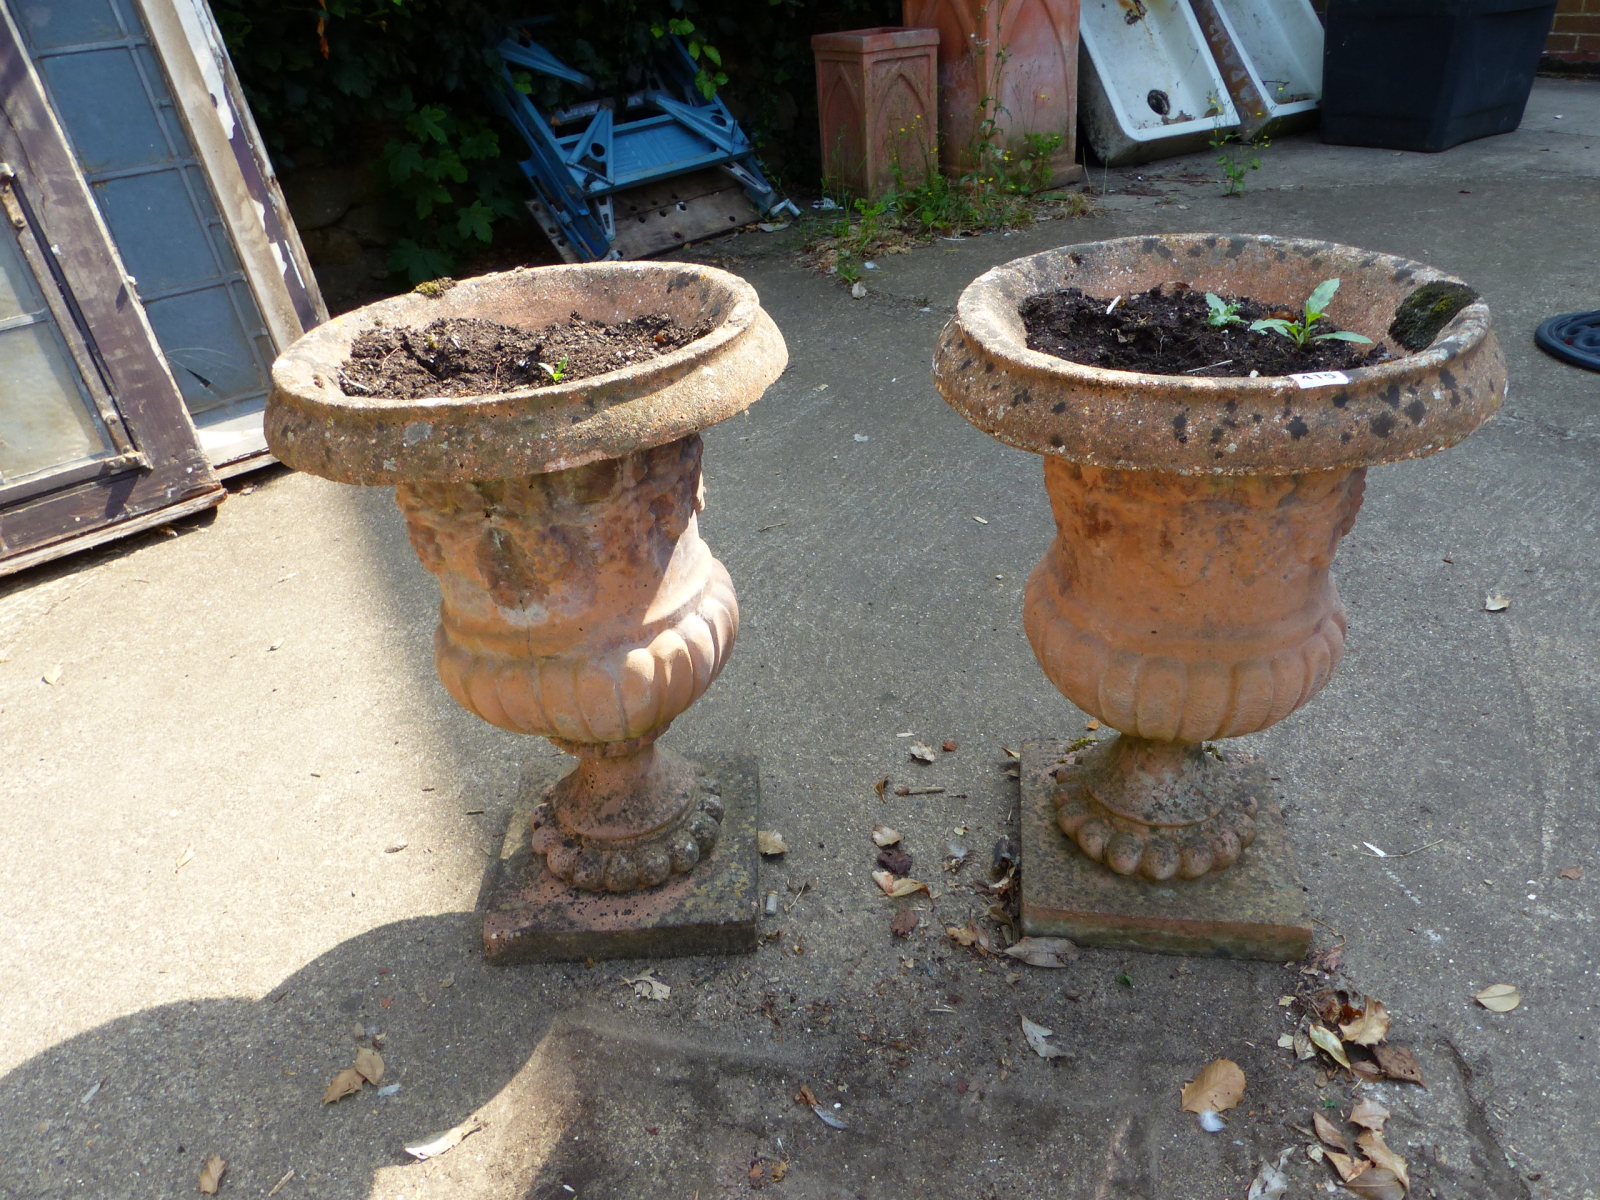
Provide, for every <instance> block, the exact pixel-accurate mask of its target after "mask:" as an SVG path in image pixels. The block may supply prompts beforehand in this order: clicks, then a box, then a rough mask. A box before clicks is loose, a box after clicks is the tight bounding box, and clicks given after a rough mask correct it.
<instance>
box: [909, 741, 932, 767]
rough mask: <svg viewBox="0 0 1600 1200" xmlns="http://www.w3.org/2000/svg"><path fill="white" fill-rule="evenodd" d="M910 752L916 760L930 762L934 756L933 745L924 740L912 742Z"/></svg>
mask: <svg viewBox="0 0 1600 1200" xmlns="http://www.w3.org/2000/svg"><path fill="white" fill-rule="evenodd" d="M910 754H911V757H912V758H914V759H916V760H917V761H918V762H925V763H931V762H932V761H933V758H934V755H933V747H932V746H930V745H928V744H927V743H926V742H912V743H911V750H910Z"/></svg>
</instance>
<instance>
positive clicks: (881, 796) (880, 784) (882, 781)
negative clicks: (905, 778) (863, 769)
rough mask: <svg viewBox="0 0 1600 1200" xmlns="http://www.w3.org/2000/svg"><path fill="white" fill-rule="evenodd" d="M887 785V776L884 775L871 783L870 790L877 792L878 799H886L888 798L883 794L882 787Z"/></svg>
mask: <svg viewBox="0 0 1600 1200" xmlns="http://www.w3.org/2000/svg"><path fill="white" fill-rule="evenodd" d="M888 786H889V777H888V776H887V775H885V776H884V777H883V778H882V779H880V780H878V782H877V783H875V784H873V785H872V790H873V791H875V792H877V793H878V799H879V800H887V799H888V797H887V796H885V795H884V794H883V789H884V788H886V787H888Z"/></svg>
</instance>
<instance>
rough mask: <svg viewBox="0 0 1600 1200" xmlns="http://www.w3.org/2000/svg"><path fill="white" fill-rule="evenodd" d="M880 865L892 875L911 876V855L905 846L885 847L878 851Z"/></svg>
mask: <svg viewBox="0 0 1600 1200" xmlns="http://www.w3.org/2000/svg"><path fill="white" fill-rule="evenodd" d="M878 865H879V866H880V867H882V868H883V869H884V870H885V871H888V872H889V873H890V874H891V875H909V874H911V855H910V853H909V852H908V851H907V850H906V848H905V846H904V845H899V846H885V847H884V848H883V849H882V850H880V851H878Z"/></svg>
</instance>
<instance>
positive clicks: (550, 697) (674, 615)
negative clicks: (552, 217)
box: [267, 263, 786, 960]
mask: <svg viewBox="0 0 1600 1200" xmlns="http://www.w3.org/2000/svg"><path fill="white" fill-rule="evenodd" d="M643 317H648V318H667V319H670V322H671V323H672V324H673V326H674V328H678V329H694V330H696V331H697V332H700V333H701V336H698V337H695V338H694V339H693V340H690V341H688V342H687V344H685V345H681V346H678V347H677V348H672V349H668V350H667V351H666V352H663V353H657V352H655V350H653V349H651V348H649V347H648V345H647V348H646V350H645V351H644V352H642V353H636V352H635V351H633V350H631V349H630V350H628V351H626V352H624V351H621V350H619V351H617V352H616V355H615V357H616V360H617V361H616V367H615V369H601V370H600V372H599V373H594V371H593V370H591V371H590V372H589V373H587V374H583V375H579V374H578V373H577V370H576V366H575V363H576V359H574V360H572V361H569V359H568V358H567V357H565V356H560V357H558V356H557V355H555V354H554V353H552V354H550V355H548V356H547V357H548V359H549V360H551V361H539V362H537V363H530V362H528V361H526V360H527V359H528V358H529V357H530V356H529V355H523V356H522V358H521V359H516V360H515V361H512V362H511V363H510V364H509V365H508V368H507V369H508V370H517V371H521V372H522V375H521V376H520V378H523V379H524V380H525V382H524V383H522V384H521V385H519V386H516V387H513V388H509V389H506V390H497V391H496V390H485V391H483V392H482V393H479V394H465V395H462V394H450V395H430V396H424V397H421V398H408V399H388V398H384V397H383V396H378V395H365V394H352V388H353V385H350V384H348V383H347V376H346V374H345V367H346V364H347V362H348V360H349V359H350V355H351V350H352V347H353V346H356V345H357V344H358V341H359V339H361V338H362V336H363V335H364V334H367V335H370V334H373V333H374V331H380V332H381V331H384V330H389V331H400V337H399V341H400V342H404V343H405V344H406V345H408V346H409V345H414V344H415V343H416V341H417V339H418V337H419V336H423V335H426V336H425V337H424V340H429V339H430V338H432V337H433V335H428V334H427V330H428V329H429V328H436V329H444V328H448V327H447V326H434V325H433V323H434V322H437V321H439V320H441V319H451V318H465V319H478V320H482V321H493V322H497V323H499V324H500V325H503V326H510V327H512V332H515V331H518V330H521V331H539V330H541V329H547V328H555V327H556V326H557V325H559V324H560V323H562V322H567V321H569V320H570V321H572V322H573V323H581V322H582V321H587V322H598V323H603V324H604V325H605V326H607V327H617V326H619V325H620V324H621V323H624V322H628V321H630V320H635V319H638V318H643ZM580 319H581V320H580ZM439 336H443V337H448V336H449V335H446V334H440V335H439ZM656 340H657V341H660V340H661V337H660V336H659V335H658V337H657V339H656ZM397 344H399V343H398V342H397ZM429 344H432V342H431V341H430V342H429ZM441 353H442V351H441ZM533 357H537V356H533ZM785 361H786V352H785V349H784V344H783V338H782V336H781V335H780V334H779V333H778V330H777V328H776V326H775V325H774V324H773V323H772V321H771V319H770V318H769V317H768V316H767V314H766V313H765V312H764V311H763V310H762V308H761V306H760V303H759V302H758V300H757V297H756V294H755V291H754V289H753V288H751V287H750V285H749V284H748V283H746V282H745V281H744V280H742V279H739V278H738V277H736V276H733V275H730V274H727V273H726V272H723V271H718V270H715V269H712V268H708V267H699V266H691V265H686V264H677V263H626V264H623V263H614V264H613V263H605V264H591V265H583V266H564V267H546V268H538V269H533V270H519V271H511V272H507V273H504V274H500V275H489V276H484V277H482V278H479V279H474V280H467V281H464V282H462V283H459V284H456V285H455V286H453V287H450V288H448V289H443V290H440V289H435V295H434V296H432V297H431V298H430V297H427V296H423V295H416V294H413V295H409V296H401V297H397V298H395V299H391V300H385V301H382V302H380V303H377V304H373V305H369V306H367V307H365V308H362V309H359V310H357V311H355V312H352V313H347V314H345V315H344V316H342V317H339V318H336V319H335V320H333V321H330V322H329V323H328V324H326V325H324V326H322V327H321V328H319V329H317V330H314V331H313V332H312V333H310V334H308V335H307V336H306V337H304V338H302V339H301V340H300V341H299V342H297V343H295V345H294V346H292V347H291V348H290V349H289V350H288V351H287V352H286V353H285V354H284V355H283V356H282V357H281V358H280V359H279V360H278V362H277V364H276V365H275V367H274V371H273V381H274V392H273V395H272V398H271V401H270V403H269V405H268V410H267V431H268V439H269V442H270V444H271V446H272V449H273V452H274V453H275V454H277V456H278V457H279V458H280V459H282V460H283V461H284V462H286V463H287V464H289V465H290V466H293V467H296V468H298V469H300V470H303V471H308V472H311V473H313V474H317V475H321V476H324V477H325V478H328V479H333V480H336V481H339V482H344V483H355V484H366V485H390V484H392V485H394V487H395V497H396V500H397V501H398V503H399V506H400V509H401V511H402V512H403V513H404V515H405V519H406V524H407V526H408V529H409V533H410V536H411V543H412V545H413V547H414V548H415V550H416V552H417V556H418V558H419V559H421V561H422V564H423V566H424V567H426V568H427V570H429V571H430V572H432V573H433V575H434V576H435V577H436V578H437V580H438V582H439V588H440V593H441V603H440V608H439V626H438V629H437V631H436V633H435V635H434V658H435V664H436V666H437V668H438V673H439V678H440V680H441V681H442V682H443V683H444V686H445V688H446V689H447V690H448V691H449V693H450V695H451V696H452V697H454V698H455V700H456V701H458V702H459V703H460V704H461V705H462V706H463V707H465V708H466V709H468V710H469V711H470V712H472V713H474V714H476V715H477V716H479V717H481V718H483V719H484V720H485V721H488V722H490V723H492V724H494V725H497V726H499V727H500V728H502V729H507V730H511V731H514V732H517V733H526V734H537V735H540V736H543V737H546V738H548V739H550V740H551V741H552V742H553V743H554V744H555V745H556V746H558V747H559V748H560V749H562V750H564V751H566V752H567V753H569V754H572V755H575V756H577V758H578V765H577V767H576V768H574V769H573V770H572V772H571V773H570V774H568V775H567V776H566V777H565V778H563V779H561V780H560V781H559V782H557V783H555V784H554V785H553V786H551V787H550V788H549V789H548V790H547V791H546V792H545V793H544V794H543V796H542V797H539V798H537V803H535V804H532V805H531V813H529V814H527V825H526V826H525V827H524V826H521V825H519V826H518V828H517V829H516V830H514V831H513V832H514V834H515V835H516V836H514V837H513V839H511V840H512V842H514V843H515V842H517V841H518V838H521V839H522V840H521V842H520V845H521V847H522V850H521V855H522V857H521V858H520V859H518V860H517V861H516V862H513V863H511V864H509V866H508V869H507V877H506V878H505V880H504V881H503V886H502V887H501V888H500V889H499V890H498V891H497V892H496V899H495V902H494V903H493V904H492V905H491V912H490V913H489V916H488V917H487V918H486V921H485V928H484V938H485V947H486V950H487V952H488V953H489V955H490V957H491V958H493V959H498V960H509V959H511V958H570V957H578V958H582V957H605V956H613V955H626V954H638V953H702V952H706V951H714V950H728V949H753V947H754V928H755V909H754V904H755V891H754V889H755V852H754V844H753V842H754V820H755V799H756V797H755V794H754V789H755V787H756V782H755V775H754V772H753V771H751V770H744V771H742V773H741V770H740V769H739V768H738V767H737V766H735V767H734V768H733V769H732V775H733V776H736V777H737V778H730V773H729V771H727V770H719V771H718V772H715V773H709V772H707V771H705V770H701V769H697V768H696V766H695V765H694V764H693V763H691V762H690V761H688V760H686V759H685V758H683V757H682V756H680V755H678V754H675V753H673V752H671V751H669V750H667V749H666V748H665V747H661V746H658V745H657V739H658V738H659V737H660V736H661V735H662V734H663V733H665V732H666V730H667V728H668V727H669V726H670V724H671V723H672V721H673V719H674V718H675V717H677V716H678V715H680V714H681V713H683V712H684V711H686V710H687V709H688V708H689V706H690V705H692V704H693V703H694V702H695V701H696V700H697V699H699V697H700V696H701V695H702V694H703V693H704V692H705V690H706V689H707V688H708V687H709V686H710V685H711V682H712V681H713V680H714V679H715V678H716V677H717V674H718V672H719V671H720V670H721V669H722V666H723V663H724V662H725V661H726V660H727V657H728V654H729V652H730V651H731V650H732V647H733V641H734V637H735V635H736V633H737V631H738V625H739V610H738V604H737V601H736V600H735V598H734V590H733V584H732V581H731V580H730V579H729V576H728V572H727V571H726V570H725V569H724V568H723V566H722V564H721V563H720V562H718V561H717V560H716V559H715V558H714V557H713V556H712V554H711V552H710V550H709V549H708V548H707V547H706V544H705V543H704V542H703V541H702V540H701V539H700V535H699V530H698V522H697V519H696V516H697V514H698V513H699V512H700V510H701V508H702V507H703V506H704V503H705V492H704V487H703V484H702V480H701V471H700V463H701V454H702V443H701V437H700V431H701V430H702V429H704V428H706V427H707V426H710V425H713V424H715V423H716V422H718V421H722V420H725V419H726V418H728V417H730V416H732V415H734V414H735V413H738V412H740V411H742V410H743V409H745V408H746V407H747V406H749V405H750V404H751V403H752V402H754V401H755V400H756V399H758V398H759V397H760V395H761V394H762V392H763V391H764V390H765V388H766V387H767V386H768V385H769V384H770V383H771V382H772V381H773V380H774V379H776V378H777V376H778V374H779V373H780V372H781V371H782V369H783V366H784V363H785ZM592 365H593V364H592V363H591V366H592ZM603 366H609V364H603ZM496 378H498V367H497V368H496ZM354 390H355V391H363V390H367V389H361V388H354ZM735 785H737V786H735ZM730 789H731V790H730ZM735 792H736V793H738V794H732V793H735ZM735 810H737V811H735ZM524 864H525V865H524Z"/></svg>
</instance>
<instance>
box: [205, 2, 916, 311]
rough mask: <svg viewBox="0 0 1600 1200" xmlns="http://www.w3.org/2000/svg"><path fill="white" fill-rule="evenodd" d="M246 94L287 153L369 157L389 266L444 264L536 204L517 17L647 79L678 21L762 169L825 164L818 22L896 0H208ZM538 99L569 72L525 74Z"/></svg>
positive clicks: (603, 73) (614, 74)
mask: <svg viewBox="0 0 1600 1200" xmlns="http://www.w3.org/2000/svg"><path fill="white" fill-rule="evenodd" d="M211 3H212V7H213V9H214V11H215V13H216V16H217V20H218V23H219V24H220V25H221V27H222V30H223V33H224V36H225V37H226V39H227V43H228V49H229V51H230V53H231V54H232V55H233V60H234V65H235V68H236V69H237V71H238V73H239V77H240V80H241V82H242V83H243V85H244V88H245V92H246V94H247V96H248V97H249V100H250V103H251V106H252V107H253V109H254V110H255V115H256V120H257V123H258V124H259V125H260V127H261V130H262V133H263V135H264V136H265V138H266V140H267V143H268V146H269V148H270V149H271V151H272V153H273V156H274V158H275V159H276V161H277V162H278V164H279V166H280V167H283V168H289V167H292V166H293V165H294V160H295V158H296V156H297V155H303V154H304V152H305V150H306V149H307V148H309V147H317V148H320V149H321V150H323V151H324V152H325V156H326V157H330V158H336V159H338V160H339V161H342V162H348V163H350V164H352V165H354V164H357V163H361V164H367V165H370V166H372V167H373V168H374V169H375V170H376V171H377V173H378V178H379V179H380V180H381V182H382V184H383V186H384V187H385V189H386V191H387V195H388V199H389V201H390V206H391V208H392V209H393V211H394V216H395V220H396V222H397V223H398V225H399V226H400V228H401V229H402V230H403V234H404V236H403V237H402V238H401V239H400V240H399V242H398V243H397V244H396V247H395V251H394V255H393V257H392V258H391V260H390V264H389V265H390V267H391V268H392V269H394V270H395V271H397V272H404V273H405V274H407V275H409V276H410V277H411V279H412V280H414V281H416V280H423V279H431V278H434V277H436V276H440V275H444V274H448V273H449V272H450V271H451V269H452V268H453V267H454V265H455V264H456V263H457V262H458V261H459V260H460V259H461V257H462V256H463V255H465V254H466V253H468V252H469V251H471V250H472V249H473V248H474V247H482V246H485V245H488V244H490V243H491V242H492V241H493V240H494V236H495V230H496V227H497V226H499V225H501V224H502V223H503V222H506V221H520V220H524V219H526V210H525V209H524V207H523V201H524V200H525V199H526V197H527V195H528V185H527V182H526V180H525V179H524V178H523V176H522V174H521V171H520V170H519V169H518V167H517V165H516V164H517V159H518V158H519V157H521V155H522V154H523V147H522V143H521V140H520V138H519V137H518V136H517V135H516V133H515V132H514V131H513V130H512V129H511V128H510V126H509V125H507V124H506V123H505V121H504V120H503V118H502V117H501V116H500V114H499V112H498V109H497V108H496V105H495V101H494V89H495V88H498V87H502V86H504V82H503V77H502V74H501V63H500V59H499V57H498V56H497V55H496V54H494V52H493V47H494V45H495V43H496V42H498V41H499V39H500V38H501V37H502V36H503V35H504V32H505V30H506V28H507V25H508V23H509V22H510V21H513V20H519V19H523V18H529V17H535V18H537V17H546V18H549V19H548V20H547V21H545V22H544V23H541V24H540V25H538V26H537V28H536V36H537V37H538V38H539V40H540V41H541V42H543V43H544V45H545V46H546V47H547V48H548V49H550V50H551V51H552V52H553V53H555V54H556V55H557V56H558V57H560V58H561V59H562V60H563V61H565V62H567V63H568V64H569V65H571V66H573V67H575V68H577V69H578V70H580V71H582V72H584V73H585V74H587V75H590V76H591V77H593V78H594V79H595V81H596V82H597V84H598V85H599V86H600V87H601V88H602V89H603V90H605V91H608V92H621V91H625V90H627V89H628V88H629V87H630V86H632V85H634V84H636V83H637V82H638V79H639V64H640V63H641V62H642V61H643V60H644V58H645V57H646V55H647V54H648V53H649V52H650V51H651V49H652V48H653V47H655V46H657V45H659V43H660V39H661V38H663V37H665V36H667V35H668V34H676V35H677V36H679V37H681V38H682V39H683V40H684V43H685V45H686V46H687V48H688V50H689V53H690V55H691V56H692V57H693V58H694V59H695V62H696V63H697V64H698V66H699V73H698V75H697V77H696V80H695V82H696V86H697V87H698V88H699V89H700V91H701V92H702V93H703V94H704V95H706V96H708V97H709V96H713V95H718V94H721V95H722V96H723V97H724V99H725V100H726V101H727V102H728V104H729V107H730V108H732V109H733V110H734V113H735V115H736V116H737V117H738V118H739V119H740V120H741V121H742V122H743V123H744V126H745V129H746V131H747V132H748V133H749V134H750V135H751V136H752V138H754V139H755V141H756V144H757V146H758V148H759V150H760V151H761V153H762V155H763V157H764V159H765V164H766V166H767V167H768V169H769V171H772V170H773V169H774V168H776V169H777V173H778V174H780V175H785V176H789V177H792V178H796V179H799V178H802V177H804V178H809V179H814V178H815V176H816V173H817V161H818V148H817V127H816V125H817V117H816V97H815V94H814V93H815V87H814V84H813V82H812V80H813V71H812V61H811V46H810V39H811V35H812V34H813V33H818V32H823V31H827V30H834V29H851V28H860V27H862V26H866V25H886V24H894V23H897V22H898V20H899V10H900V6H899V2H898V0H566V2H561V0H525V2H523V3H517V4H510V3H501V2H497V0H211ZM514 79H515V86H517V87H519V88H520V89H521V90H523V91H525V92H528V93H530V94H531V95H532V97H533V98H534V100H535V101H536V102H537V103H540V104H542V105H546V106H554V105H558V104H561V103H565V102H569V101H571V100H573V99H576V95H575V94H574V93H573V92H572V90H571V88H570V86H568V85H565V84H562V83H560V82H559V81H557V80H553V79H550V78H548V77H545V76H542V75H530V74H528V73H526V72H517V73H516V74H515V76H514Z"/></svg>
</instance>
